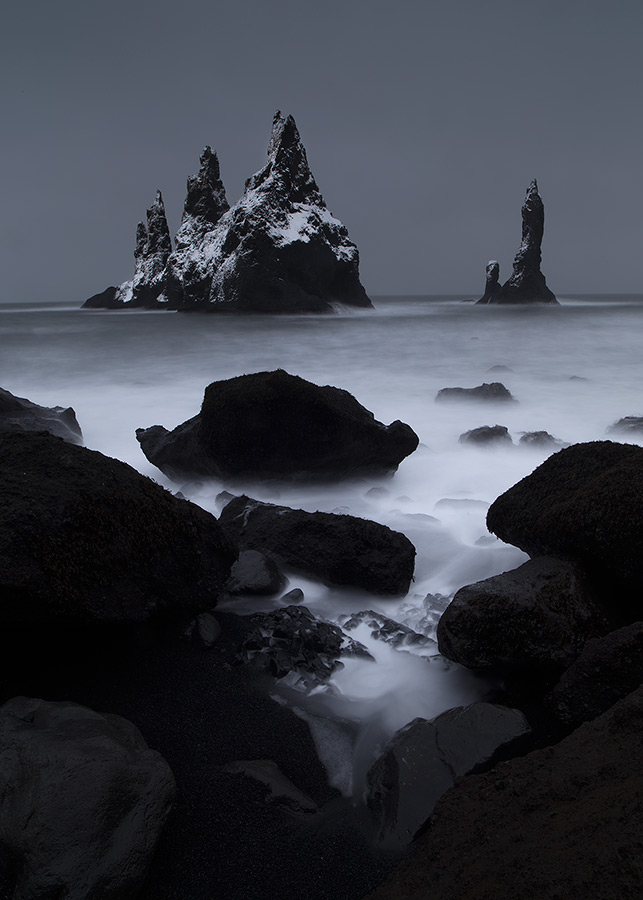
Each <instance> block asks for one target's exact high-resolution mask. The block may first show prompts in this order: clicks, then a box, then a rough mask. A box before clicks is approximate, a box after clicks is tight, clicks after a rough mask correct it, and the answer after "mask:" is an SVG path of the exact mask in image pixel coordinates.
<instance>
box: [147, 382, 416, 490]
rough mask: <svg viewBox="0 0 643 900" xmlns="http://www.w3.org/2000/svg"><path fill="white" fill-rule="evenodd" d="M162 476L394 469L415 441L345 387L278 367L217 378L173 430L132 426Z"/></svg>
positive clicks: (322, 474) (289, 475)
mask: <svg viewBox="0 0 643 900" xmlns="http://www.w3.org/2000/svg"><path fill="white" fill-rule="evenodd" d="M136 436H137V438H138V441H139V443H140V444H141V449H142V450H143V452H144V453H145V455H146V456H147V458H148V459H149V460H150V462H151V463H153V465H155V466H158V468H159V469H161V471H163V472H164V473H165V474H166V475H168V477H171V478H173V477H176V476H177V475H179V476H180V475H211V476H218V477H232V478H234V477H259V478H282V479H286V480H292V479H298V478H299V479H316V478H329V477H334V478H335V477H344V476H348V475H353V474H355V473H360V472H373V471H392V470H395V469H396V468H397V466H398V465H399V463H400V462H401V461H402V460H403V459H404V458H405V457H406V456H408V455H409V454H410V453H412V452H413V451H414V450H415V449H416V447H417V445H418V437H417V435H416V434H415V432H414V431H413V430H412V429H411V428H410V427H409V426H408V425H405V424H404V423H402V422H399V421H396V422H393V423H392V424H391V425H388V426H386V425H383V424H382V423H381V422H378V421H377V420H376V419H375V418H374V416H373V414H372V413H371V412H369V410H367V409H366V408H365V407H363V406H362V405H361V404H360V403H359V402H358V401H357V400H356V399H355V398H354V397H353V396H352V395H351V394H349V393H348V391H344V390H341V389H340V388H336V387H330V386H325V387H318V386H317V385H315V384H311V383H310V382H309V381H305V380H304V379H303V378H299V377H298V376H296V375H289V374H288V373H287V372H284V371H283V370H281V369H278V370H276V371H274V372H257V373H254V374H252V375H241V376H239V377H237V378H229V379H226V380H225V381H215V382H213V383H212V384H210V385H209V386H208V387H207V388H206V390H205V396H204V399H203V404H202V406H201V412H200V413H199V415H197V416H195V417H194V418H192V419H189V420H188V421H187V422H184V423H183V424H182V425H179V426H178V427H177V428H175V429H174V430H173V431H171V432H168V431H167V430H166V429H165V428H163V427H162V426H160V425H154V426H152V427H151V428H146V429H137V432H136Z"/></svg>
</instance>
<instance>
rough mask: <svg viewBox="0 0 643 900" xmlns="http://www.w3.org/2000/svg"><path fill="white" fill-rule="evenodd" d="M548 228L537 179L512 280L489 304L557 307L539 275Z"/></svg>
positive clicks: (529, 190)
mask: <svg viewBox="0 0 643 900" xmlns="http://www.w3.org/2000/svg"><path fill="white" fill-rule="evenodd" d="M544 228H545V210H544V207H543V201H542V200H541V198H540V194H539V193H538V185H537V184H536V180H535V179H534V180H533V181H532V182H531V184H530V185H529V187H528V188H527V195H526V197H525V202H524V204H523V207H522V243H521V244H520V249H519V250H518V253H516V256H515V258H514V270H513V274H512V276H511V278H510V279H509V280H508V281H505V283H504V284H503V286H502V287H501V288H500V290H499V291H497V292H496V293H495V294H494V296H493V297H492V298H490V299H489V300H485V299H484V298H482V299H481V300H479V301H478V302H479V303H481V302H486V303H558V301H557V300H556V297H555V295H554V294H553V293H552V291H550V289H549V288H548V287H547V284H546V282H545V276H544V275H543V273H542V272H541V271H540V262H541V253H540V247H541V244H542V239H543V231H544Z"/></svg>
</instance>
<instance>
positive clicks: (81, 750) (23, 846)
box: [0, 697, 175, 900]
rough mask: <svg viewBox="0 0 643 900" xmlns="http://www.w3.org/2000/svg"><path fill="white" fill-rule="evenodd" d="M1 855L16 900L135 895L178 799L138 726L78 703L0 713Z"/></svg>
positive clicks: (21, 702)
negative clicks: (171, 808)
mask: <svg viewBox="0 0 643 900" xmlns="http://www.w3.org/2000/svg"><path fill="white" fill-rule="evenodd" d="M0 761H1V764H0V795H1V796H2V804H0V856H1V857H3V858H4V859H5V860H6V861H7V862H8V869H9V871H11V872H13V873H14V877H15V879H16V886H15V893H14V897H16V898H17V897H23V898H27V897H29V898H32V897H33V898H38V900H40V898H43V900H44V898H53V897H65V898H66V900H127V898H132V900H133V898H135V897H136V896H137V895H138V892H139V889H140V887H141V885H142V883H143V881H144V879H145V876H146V874H147V870H148V868H149V865H150V862H151V859H152V854H153V852H154V848H155V846H156V843H157V840H158V838H159V835H160V833H161V829H162V827H163V824H164V822H165V819H166V818H167V815H168V813H169V811H170V807H171V805H172V801H173V799H174V793H175V785H174V778H173V776H172V772H171V771H170V768H169V766H168V765H167V763H166V762H165V760H164V759H163V758H162V757H161V756H160V754H158V753H156V752H155V751H153V750H150V749H149V748H148V746H147V744H146V743H145V741H144V740H143V738H142V736H141V734H140V732H139V731H138V729H136V728H135V727H134V725H132V724H131V723H130V722H128V721H127V720H126V719H123V718H121V717H120V716H115V715H105V716H103V715H99V714H98V713H96V712H93V711H92V710H91V709H87V708H86V707H84V706H79V705H77V704H75V703H67V702H63V703H50V702H47V701H45V700H32V699H28V698H27V697H16V698H14V699H13V700H10V701H9V702H7V703H5V704H4V705H3V706H2V707H0Z"/></svg>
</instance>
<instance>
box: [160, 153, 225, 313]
mask: <svg viewBox="0 0 643 900" xmlns="http://www.w3.org/2000/svg"><path fill="white" fill-rule="evenodd" d="M229 209H230V204H229V203H228V200H227V198H226V192H225V187H224V186H223V182H222V181H221V174H220V170H219V159H218V157H217V154H216V153H213V152H212V150H211V148H210V147H206V148H205V150H204V151H203V153H202V154H201V168H200V169H199V174H198V175H196V176H193V177H191V178H188V186H187V196H186V198H185V205H184V207H183V218H182V219H181V225H180V227H179V230H178V231H177V233H176V238H175V243H176V250H175V251H174V253H173V254H172V255H171V257H170V259H169V260H168V266H167V279H166V288H165V290H166V294H167V297H168V302H169V305H170V307H171V308H172V309H178V308H180V307H181V306H182V305H183V304H187V305H188V306H191V305H193V304H198V303H206V302H207V300H208V298H209V296H210V288H211V286H212V275H213V270H212V268H211V267H210V266H209V265H208V263H207V261H206V260H205V258H204V257H205V255H206V254H207V248H208V247H209V246H210V245H211V244H212V242H213V241H214V239H215V238H214V232H215V228H216V226H217V225H218V223H219V220H220V219H221V217H222V216H223V215H224V214H225V213H226V212H227V211H228V210H229Z"/></svg>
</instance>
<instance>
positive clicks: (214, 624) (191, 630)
mask: <svg viewBox="0 0 643 900" xmlns="http://www.w3.org/2000/svg"><path fill="white" fill-rule="evenodd" d="M183 637H184V638H185V639H186V640H188V641H190V642H191V643H192V644H194V645H195V646H196V647H200V648H201V649H202V650H209V649H210V648H211V647H213V646H214V645H215V644H216V642H217V641H218V640H219V638H220V637H221V626H220V625H219V623H218V621H217V620H216V619H215V618H214V616H213V615H212V613H209V612H204V613H201V614H200V615H198V616H197V617H196V619H193V620H192V621H191V622H190V623H189V624H188V626H187V628H186V629H185V631H184V632H183Z"/></svg>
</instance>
